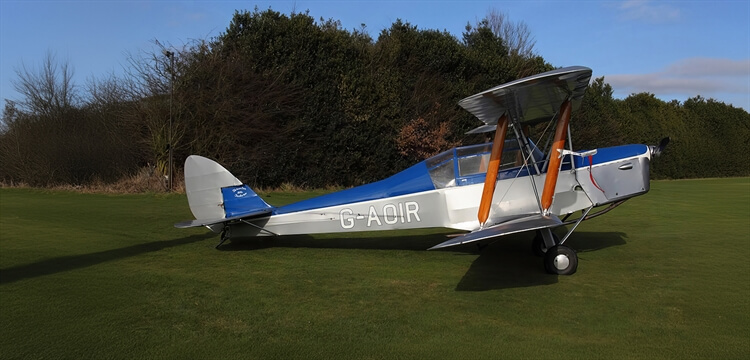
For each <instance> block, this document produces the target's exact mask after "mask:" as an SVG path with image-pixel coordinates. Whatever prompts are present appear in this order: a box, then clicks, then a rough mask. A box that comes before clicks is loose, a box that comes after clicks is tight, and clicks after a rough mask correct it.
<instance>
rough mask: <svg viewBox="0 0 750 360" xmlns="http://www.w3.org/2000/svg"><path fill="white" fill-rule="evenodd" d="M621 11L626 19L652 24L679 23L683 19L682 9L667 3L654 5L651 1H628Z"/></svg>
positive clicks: (623, 3)
mask: <svg viewBox="0 0 750 360" xmlns="http://www.w3.org/2000/svg"><path fill="white" fill-rule="evenodd" d="M619 9H620V10H621V11H622V14H623V16H624V17H625V19H628V20H641V21H646V22H651V23H665V22H671V21H677V20H679V19H680V17H681V12H680V9H678V8H676V7H674V6H671V5H668V4H665V3H660V4H654V3H653V2H652V1H650V0H626V1H623V2H622V3H621V4H620V6H619Z"/></svg>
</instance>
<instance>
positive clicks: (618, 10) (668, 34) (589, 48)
mask: <svg viewBox="0 0 750 360" xmlns="http://www.w3.org/2000/svg"><path fill="white" fill-rule="evenodd" d="M255 6H258V7H259V8H260V9H267V8H269V7H271V8H273V9H274V10H276V11H280V12H282V13H287V14H288V13H290V12H291V11H293V10H296V11H297V12H302V11H305V10H309V11H310V15H312V16H313V17H314V18H316V19H318V18H320V17H323V18H325V19H329V18H333V19H336V20H340V21H341V23H342V25H343V27H344V28H345V29H348V30H351V29H354V28H359V27H360V24H366V26H367V30H368V31H369V32H370V34H371V35H372V36H373V37H374V38H377V35H378V33H379V32H380V31H381V30H382V29H384V28H387V27H389V26H390V24H391V23H392V22H394V21H395V20H396V19H399V18H400V19H402V20H404V21H408V22H410V23H411V24H413V25H416V26H418V27H419V28H422V29H439V30H447V31H449V32H451V33H452V34H454V35H456V36H457V37H459V38H460V37H461V33H462V31H463V30H464V27H465V26H466V24H467V23H472V24H473V23H476V22H477V21H478V20H480V19H482V18H483V17H484V16H485V15H486V14H487V12H488V11H489V10H490V9H492V8H494V9H496V10H499V11H502V12H505V13H506V14H507V15H508V16H509V17H510V19H511V20H512V21H523V22H525V23H526V24H527V25H528V26H529V29H530V30H531V33H532V35H533V36H534V38H535V40H536V46H535V50H536V52H537V53H538V54H540V55H541V56H543V57H544V58H545V59H546V60H547V61H548V62H550V63H551V64H552V65H554V66H569V65H583V66H588V67H590V68H592V69H593V70H594V76H595V77H599V76H604V77H605V81H607V82H609V83H610V84H611V85H612V86H613V88H614V89H615V96H617V97H620V98H623V97H625V96H627V95H628V94H630V93H634V92H642V91H648V92H651V93H653V94H655V95H656V96H657V97H659V98H661V99H664V100H671V99H677V100H680V101H684V100H686V99H687V98H689V97H692V96H695V95H699V94H700V95H702V96H704V97H711V98H715V99H717V100H720V101H723V102H726V103H729V104H733V105H734V106H737V107H742V108H744V109H745V110H750V1H747V0H742V1H730V0H724V1H722V0H714V1H648V0H628V1H549V0H542V1H435V0H433V1H415V0H401V1H389V0H386V1H260V2H258V1H255V2H253V1H145V0H138V1H134V0H131V1H40V0H37V1H34V0H32V1H14V0H0V70H1V72H0V99H6V98H7V99H17V98H18V97H19V95H18V94H17V93H16V92H15V90H14V89H13V85H12V81H13V80H14V79H16V78H17V77H16V74H15V70H16V69H20V68H21V67H22V66H26V68H28V69H37V68H38V67H39V65H40V64H41V62H42V60H43V59H44V57H45V55H46V54H47V53H48V52H51V53H52V54H55V55H56V57H57V60H59V61H67V62H68V63H69V64H70V66H71V67H72V68H73V69H74V71H75V77H74V81H75V83H76V84H77V85H78V86H83V85H84V84H85V82H86V79H88V78H103V77H104V76H105V75H107V74H108V73H111V72H114V73H116V74H118V73H122V71H123V70H122V69H123V66H125V65H126V54H127V53H138V52H139V51H140V50H152V49H153V48H154V45H153V40H154V39H158V40H159V41H160V42H162V43H171V44H173V45H180V44H183V43H185V42H187V41H189V40H191V39H207V38H211V37H214V36H217V35H219V34H220V33H221V32H223V31H224V30H225V29H226V27H227V26H228V25H229V22H230V20H231V18H232V15H233V13H234V10H235V9H240V10H243V9H247V10H252V9H253V8H254V7H255ZM467 95H470V94H467Z"/></svg>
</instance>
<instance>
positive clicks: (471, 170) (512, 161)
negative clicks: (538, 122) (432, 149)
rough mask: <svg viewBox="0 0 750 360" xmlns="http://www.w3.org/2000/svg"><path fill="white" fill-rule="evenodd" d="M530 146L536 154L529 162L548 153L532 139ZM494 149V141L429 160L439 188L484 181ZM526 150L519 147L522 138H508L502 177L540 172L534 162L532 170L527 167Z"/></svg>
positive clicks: (431, 173)
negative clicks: (524, 154) (519, 139)
mask: <svg viewBox="0 0 750 360" xmlns="http://www.w3.org/2000/svg"><path fill="white" fill-rule="evenodd" d="M529 145H530V147H531V149H532V151H531V153H532V155H533V159H526V161H527V162H528V163H529V165H531V164H532V163H534V162H541V161H543V160H544V154H543V153H542V152H541V151H540V150H539V149H538V148H537V147H536V145H534V143H532V142H530V143H529ZM491 152H492V143H484V144H477V145H469V146H463V147H458V148H454V149H451V150H448V151H444V152H442V153H440V154H437V155H435V156H433V157H431V158H429V159H427V160H425V163H426V164H427V169H428V171H429V173H430V178H432V183H433V184H434V185H435V188H436V189H443V188H447V187H452V186H464V185H472V184H480V183H483V182H484V179H485V177H486V175H487V166H488V165H489V162H490V153H491ZM523 153H524V152H522V151H521V150H520V149H519V147H518V141H516V140H506V141H505V144H504V145H503V154H502V157H501V160H500V170H499V172H498V175H497V179H498V180H501V179H507V178H513V177H517V176H526V175H529V171H531V174H536V170H535V168H534V167H533V165H531V166H529V167H528V170H527V168H526V167H524V166H523V164H524V158H523Z"/></svg>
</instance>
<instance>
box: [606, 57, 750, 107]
mask: <svg viewBox="0 0 750 360" xmlns="http://www.w3.org/2000/svg"><path fill="white" fill-rule="evenodd" d="M604 81H605V82H607V83H609V84H610V85H612V88H613V89H614V90H615V93H616V94H632V93H640V92H649V93H652V94H654V95H656V96H657V97H662V98H663V97H666V96H679V97H683V98H688V97H693V96H696V95H701V96H704V97H712V98H715V99H716V100H719V101H725V102H727V103H733V102H736V100H729V99H740V101H739V103H734V105H735V106H739V107H743V108H745V109H746V110H747V109H749V108H750V59H744V60H731V59H718V58H689V59H683V60H680V61H677V62H675V63H673V64H670V65H668V66H666V67H665V68H664V69H663V70H661V71H658V72H654V73H650V74H611V75H605V76H604ZM743 99H744V100H743Z"/></svg>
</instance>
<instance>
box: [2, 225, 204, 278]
mask: <svg viewBox="0 0 750 360" xmlns="http://www.w3.org/2000/svg"><path fill="white" fill-rule="evenodd" d="M209 237H213V234H210V233H209V234H201V235H192V236H188V237H184V238H180V239H173V240H166V241H154V242H149V243H144V244H138V245H133V246H128V247H124V248H119V249H112V250H104V251H99V252H95V253H90V254H80V255H69V256H61V257H56V258H51V259H45V260H41V261H37V262H34V263H30V264H24V265H17V266H12V267H9V268H5V269H0V285H4V284H9V283H12V282H16V281H19V280H24V279H31V278H36V277H39V276H45V275H52V274H57V273H61V272H64V271H69V270H76V269H81V268H86V267H89V266H94V265H98V264H101V263H105V262H108V261H113V260H119V259H124V258H128V257H131V256H137V255H141V254H145V253H149V252H154V251H159V250H162V249H166V248H170V247H174V246H180V245H185V244H190V243H194V242H198V241H202V240H205V239H208V238H209Z"/></svg>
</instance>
